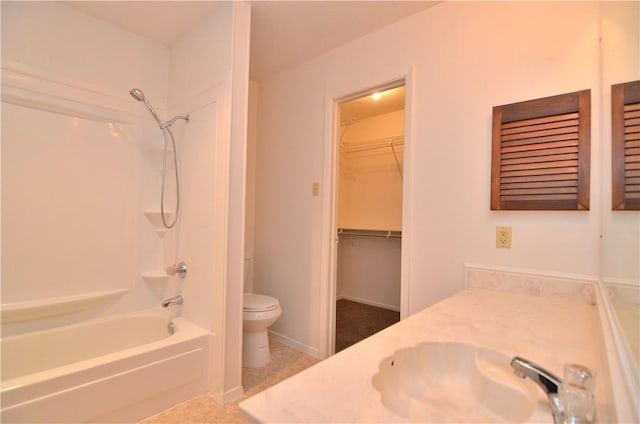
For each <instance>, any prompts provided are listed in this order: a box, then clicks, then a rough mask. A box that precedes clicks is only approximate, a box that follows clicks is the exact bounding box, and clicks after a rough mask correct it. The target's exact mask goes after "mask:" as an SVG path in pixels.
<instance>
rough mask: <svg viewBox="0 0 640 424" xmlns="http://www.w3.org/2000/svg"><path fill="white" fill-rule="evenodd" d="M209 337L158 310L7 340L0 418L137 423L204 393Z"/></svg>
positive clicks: (31, 421) (5, 344)
mask: <svg viewBox="0 0 640 424" xmlns="http://www.w3.org/2000/svg"><path fill="white" fill-rule="evenodd" d="M170 321H171V322H172V323H173V327H174V333H173V334H170V333H169V330H168V325H169V322H170ZM208 337H209V333H208V332H207V331H205V330H204V329H202V328H200V327H198V326H196V325H194V324H192V323H190V322H189V321H187V320H186V319H184V318H175V319H173V320H171V319H170V316H169V315H168V314H167V311H166V310H162V309H159V308H158V309H153V310H149V311H144V312H139V313H135V314H128V315H121V316H114V317H107V318H101V319H95V320H91V321H86V322H84V323H81V324H75V325H69V326H65V327H59V328H55V329H51V330H46V331H37V332H33V333H27V334H23V335H18V336H11V337H7V338H5V339H3V340H1V341H0V344H1V351H2V368H1V371H2V382H1V393H0V396H1V410H0V421H1V422H3V423H11V422H28V423H44V422H46V423H53V422H65V423H70V422H119V423H120V422H137V421H139V420H141V419H144V418H146V417H148V416H151V415H153V414H155V413H158V412H160V411H162V410H163V409H166V408H169V407H171V406H174V405H176V404H178V403H180V402H183V401H185V400H187V399H190V398H192V397H194V396H197V395H199V394H202V393H204V392H205V391H206V387H207V386H206V379H207V370H206V363H207V361H206V358H207V352H208Z"/></svg>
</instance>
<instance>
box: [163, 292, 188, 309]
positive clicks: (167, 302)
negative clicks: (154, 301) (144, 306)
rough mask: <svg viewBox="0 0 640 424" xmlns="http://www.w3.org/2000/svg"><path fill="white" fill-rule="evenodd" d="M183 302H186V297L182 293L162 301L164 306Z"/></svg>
mask: <svg viewBox="0 0 640 424" xmlns="http://www.w3.org/2000/svg"><path fill="white" fill-rule="evenodd" d="M182 302H184V298H183V297H182V295H181V294H179V295H177V296H173V297H170V298H169V299H167V300H165V301H164V302H162V307H163V308H167V307H169V305H182Z"/></svg>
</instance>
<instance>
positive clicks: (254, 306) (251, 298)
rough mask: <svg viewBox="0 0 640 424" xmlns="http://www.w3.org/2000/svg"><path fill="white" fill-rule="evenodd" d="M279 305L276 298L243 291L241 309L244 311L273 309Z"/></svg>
mask: <svg viewBox="0 0 640 424" xmlns="http://www.w3.org/2000/svg"><path fill="white" fill-rule="evenodd" d="M279 306H280V304H279V303H278V299H276V298H275V297H271V296H264V295H261V294H253V293H245V294H244V305H243V306H242V309H244V310H245V311H273V310H274V309H277V308H278V307H279Z"/></svg>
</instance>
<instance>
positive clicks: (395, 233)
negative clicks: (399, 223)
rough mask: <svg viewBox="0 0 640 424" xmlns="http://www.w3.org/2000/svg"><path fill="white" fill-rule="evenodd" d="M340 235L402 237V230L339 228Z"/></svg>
mask: <svg viewBox="0 0 640 424" xmlns="http://www.w3.org/2000/svg"><path fill="white" fill-rule="evenodd" d="M338 236H358V237H384V238H402V231H393V230H389V231H387V230H363V229H356V228H338Z"/></svg>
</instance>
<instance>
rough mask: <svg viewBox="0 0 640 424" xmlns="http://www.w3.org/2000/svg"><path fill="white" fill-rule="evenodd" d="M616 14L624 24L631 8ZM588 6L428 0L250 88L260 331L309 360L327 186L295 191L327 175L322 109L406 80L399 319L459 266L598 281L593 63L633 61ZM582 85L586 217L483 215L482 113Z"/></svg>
mask: <svg viewBox="0 0 640 424" xmlns="http://www.w3.org/2000/svg"><path fill="white" fill-rule="evenodd" d="M616 7H618V8H620V9H621V11H623V12H624V13H626V14H631V15H633V16H637V4H633V3H624V4H620V5H617V6H616ZM602 8H606V7H605V6H603V5H602V4H598V3H581V2H561V3H560V2H551V3H539V2H535V3H523V2H508V3H505V2H493V3H488V2H486V3H485V2H446V3H441V4H439V5H437V6H435V7H433V8H431V9H428V10H426V11H424V12H421V13H419V14H416V15H414V16H412V17H409V18H407V19H405V20H403V21H400V22H398V23H396V24H393V25H390V26H388V27H386V28H384V29H382V30H379V31H376V32H373V33H371V34H369V35H367V36H365V37H362V38H360V39H357V40H355V41H353V42H351V43H349V44H346V45H344V46H342V47H340V48H337V49H335V50H333V51H331V52H329V53H327V54H324V55H321V56H319V57H317V58H315V59H313V60H311V61H309V62H306V63H304V64H302V65H299V66H297V67H295V68H292V69H289V70H287V71H284V72H282V73H280V74H278V75H275V76H273V77H272V78H270V79H268V80H266V81H263V82H261V85H260V97H259V106H258V136H257V138H258V144H257V179H256V180H257V182H256V254H255V289H256V291H257V292H261V293H265V294H269V295H273V296H276V297H277V298H279V300H280V302H281V304H282V308H283V315H282V317H281V318H280V319H279V321H278V322H277V323H276V324H275V325H274V326H273V327H272V328H273V329H274V331H275V332H276V333H278V334H280V335H282V336H283V337H285V338H288V339H289V340H291V341H293V342H295V343H296V344H297V346H298V347H301V348H304V349H306V350H307V351H308V352H310V353H315V354H321V353H322V352H321V351H322V349H323V343H324V340H323V337H324V333H323V332H324V331H325V330H326V323H325V322H324V320H323V318H322V317H323V314H324V313H325V312H324V311H323V310H322V308H323V307H324V306H323V304H322V302H321V301H320V299H321V298H322V296H323V293H324V290H326V287H325V286H326V284H327V282H326V281H324V280H322V279H321V277H320V275H321V273H322V269H323V266H325V264H323V263H321V262H320V258H321V257H322V255H323V251H322V249H323V247H322V240H323V234H322V228H323V220H324V219H325V218H324V215H323V211H326V210H327V207H328V206H327V204H328V203H327V202H329V200H328V198H326V197H322V196H326V195H327V193H328V192H330V187H326V186H324V187H321V193H322V196H321V197H319V198H318V197H312V196H311V184H312V182H313V181H326V179H325V176H326V172H329V170H328V169H326V168H325V163H330V161H329V162H326V161H325V159H326V158H324V155H325V154H326V152H327V151H329V150H327V149H326V145H325V143H327V141H328V140H330V131H331V128H328V127H327V122H328V120H327V117H326V115H327V113H328V109H327V102H329V101H330V100H331V99H339V98H341V97H343V96H346V95H348V94H351V93H355V92H358V91H360V90H363V89H367V88H370V87H374V86H376V85H379V84H381V83H385V82H388V81H391V80H395V79H397V78H401V77H404V76H406V75H407V74H409V73H411V71H412V70H413V71H412V73H411V76H412V78H413V81H412V85H411V89H412V90H413V92H412V93H408V98H409V99H410V100H409V101H410V103H411V104H410V109H409V110H408V111H407V113H408V114H409V118H408V122H410V123H411V127H410V128H407V133H408V134H409V135H410V139H408V140H406V143H407V144H406V145H405V192H404V199H405V200H404V201H405V211H404V212H403V214H404V220H403V221H404V222H403V224H404V225H405V229H409V230H410V234H407V236H410V237H404V240H403V249H406V253H407V254H408V258H407V259H408V261H407V267H406V270H404V272H405V273H406V276H407V278H408V287H407V293H408V312H409V313H414V312H417V311H418V310H420V309H422V308H424V307H425V306H428V305H431V304H433V303H434V302H437V301H438V300H441V299H443V298H445V297H447V296H449V295H451V294H453V293H455V292H457V291H459V290H461V289H462V288H463V263H465V262H470V263H479V264H488V265H498V266H508V267H514V268H520V269H534V270H543V271H548V272H556V273H563V274H568V275H584V276H598V275H599V273H600V266H599V264H600V244H599V237H600V228H601V215H602V210H603V206H602V205H603V191H602V187H601V185H600V179H599V176H600V175H601V173H602V172H603V167H605V166H606V164H605V163H603V160H602V158H600V157H599V154H600V153H599V152H601V150H602V143H603V142H604V139H603V138H602V137H600V134H602V133H603V128H602V125H603V124H602V120H601V119H600V117H601V116H602V115H603V110H604V109H606V108H607V107H608V99H607V95H606V93H607V90H605V89H604V88H603V83H602V82H601V58H602V57H605V58H607V60H610V58H609V56H610V55H612V56H615V57H616V58H618V57H622V56H623V55H626V54H627V53H628V52H630V51H634V52H637V51H638V39H637V37H634V36H633V35H632V34H633V30H634V29H635V30H637V21H634V20H630V21H620V22H619V25H622V27H620V28H619V34H620V37H618V39H617V40H618V41H619V42H618V43H617V44H616V46H613V45H611V44H608V43H607V39H608V38H609V36H610V34H609V33H602V32H601V31H602V30H603V27H602V22H601V18H602V16H603V15H602V13H603V12H602V10H601V9H602ZM616 25H617V24H616ZM635 34H637V32H635ZM600 37H603V38H604V42H603V44H602V45H601V44H600V41H599V40H600ZM601 48H604V49H605V50H606V51H605V52H604V53H603V52H602V51H601ZM634 55H635V56H633V59H630V60H627V61H626V62H624V61H621V60H616V61H615V63H616V65H615V67H616V68H617V67H620V68H621V69H620V72H617V74H618V75H619V76H622V74H624V75H626V77H630V76H632V75H633V74H636V75H637V70H638V60H637V54H636V53H634ZM607 84H608V83H607ZM582 89H591V90H592V116H593V117H594V119H593V124H592V156H593V157H592V165H591V166H592V167H591V175H592V183H591V211H589V212H519V211H513V212H506V211H502V212H496V211H491V210H490V209H489V193H490V168H491V163H490V158H491V108H492V106H494V105H500V104H507V103H512V102H517V101H521V100H527V99H534V98H539V97H545V96H550V95H554V94H561V93H566V92H571V91H577V90H582ZM323 208H324V209H323ZM632 220H634V219H633V218H632ZM634 222H635V223H631V224H630V225H632V227H631V228H632V229H635V228H637V227H635V225H637V221H634ZM503 225H508V226H511V227H512V229H513V248H512V249H510V250H505V249H500V250H498V249H496V248H495V227H496V226H503ZM634 231H635V230H634ZM405 233H407V231H405Z"/></svg>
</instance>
